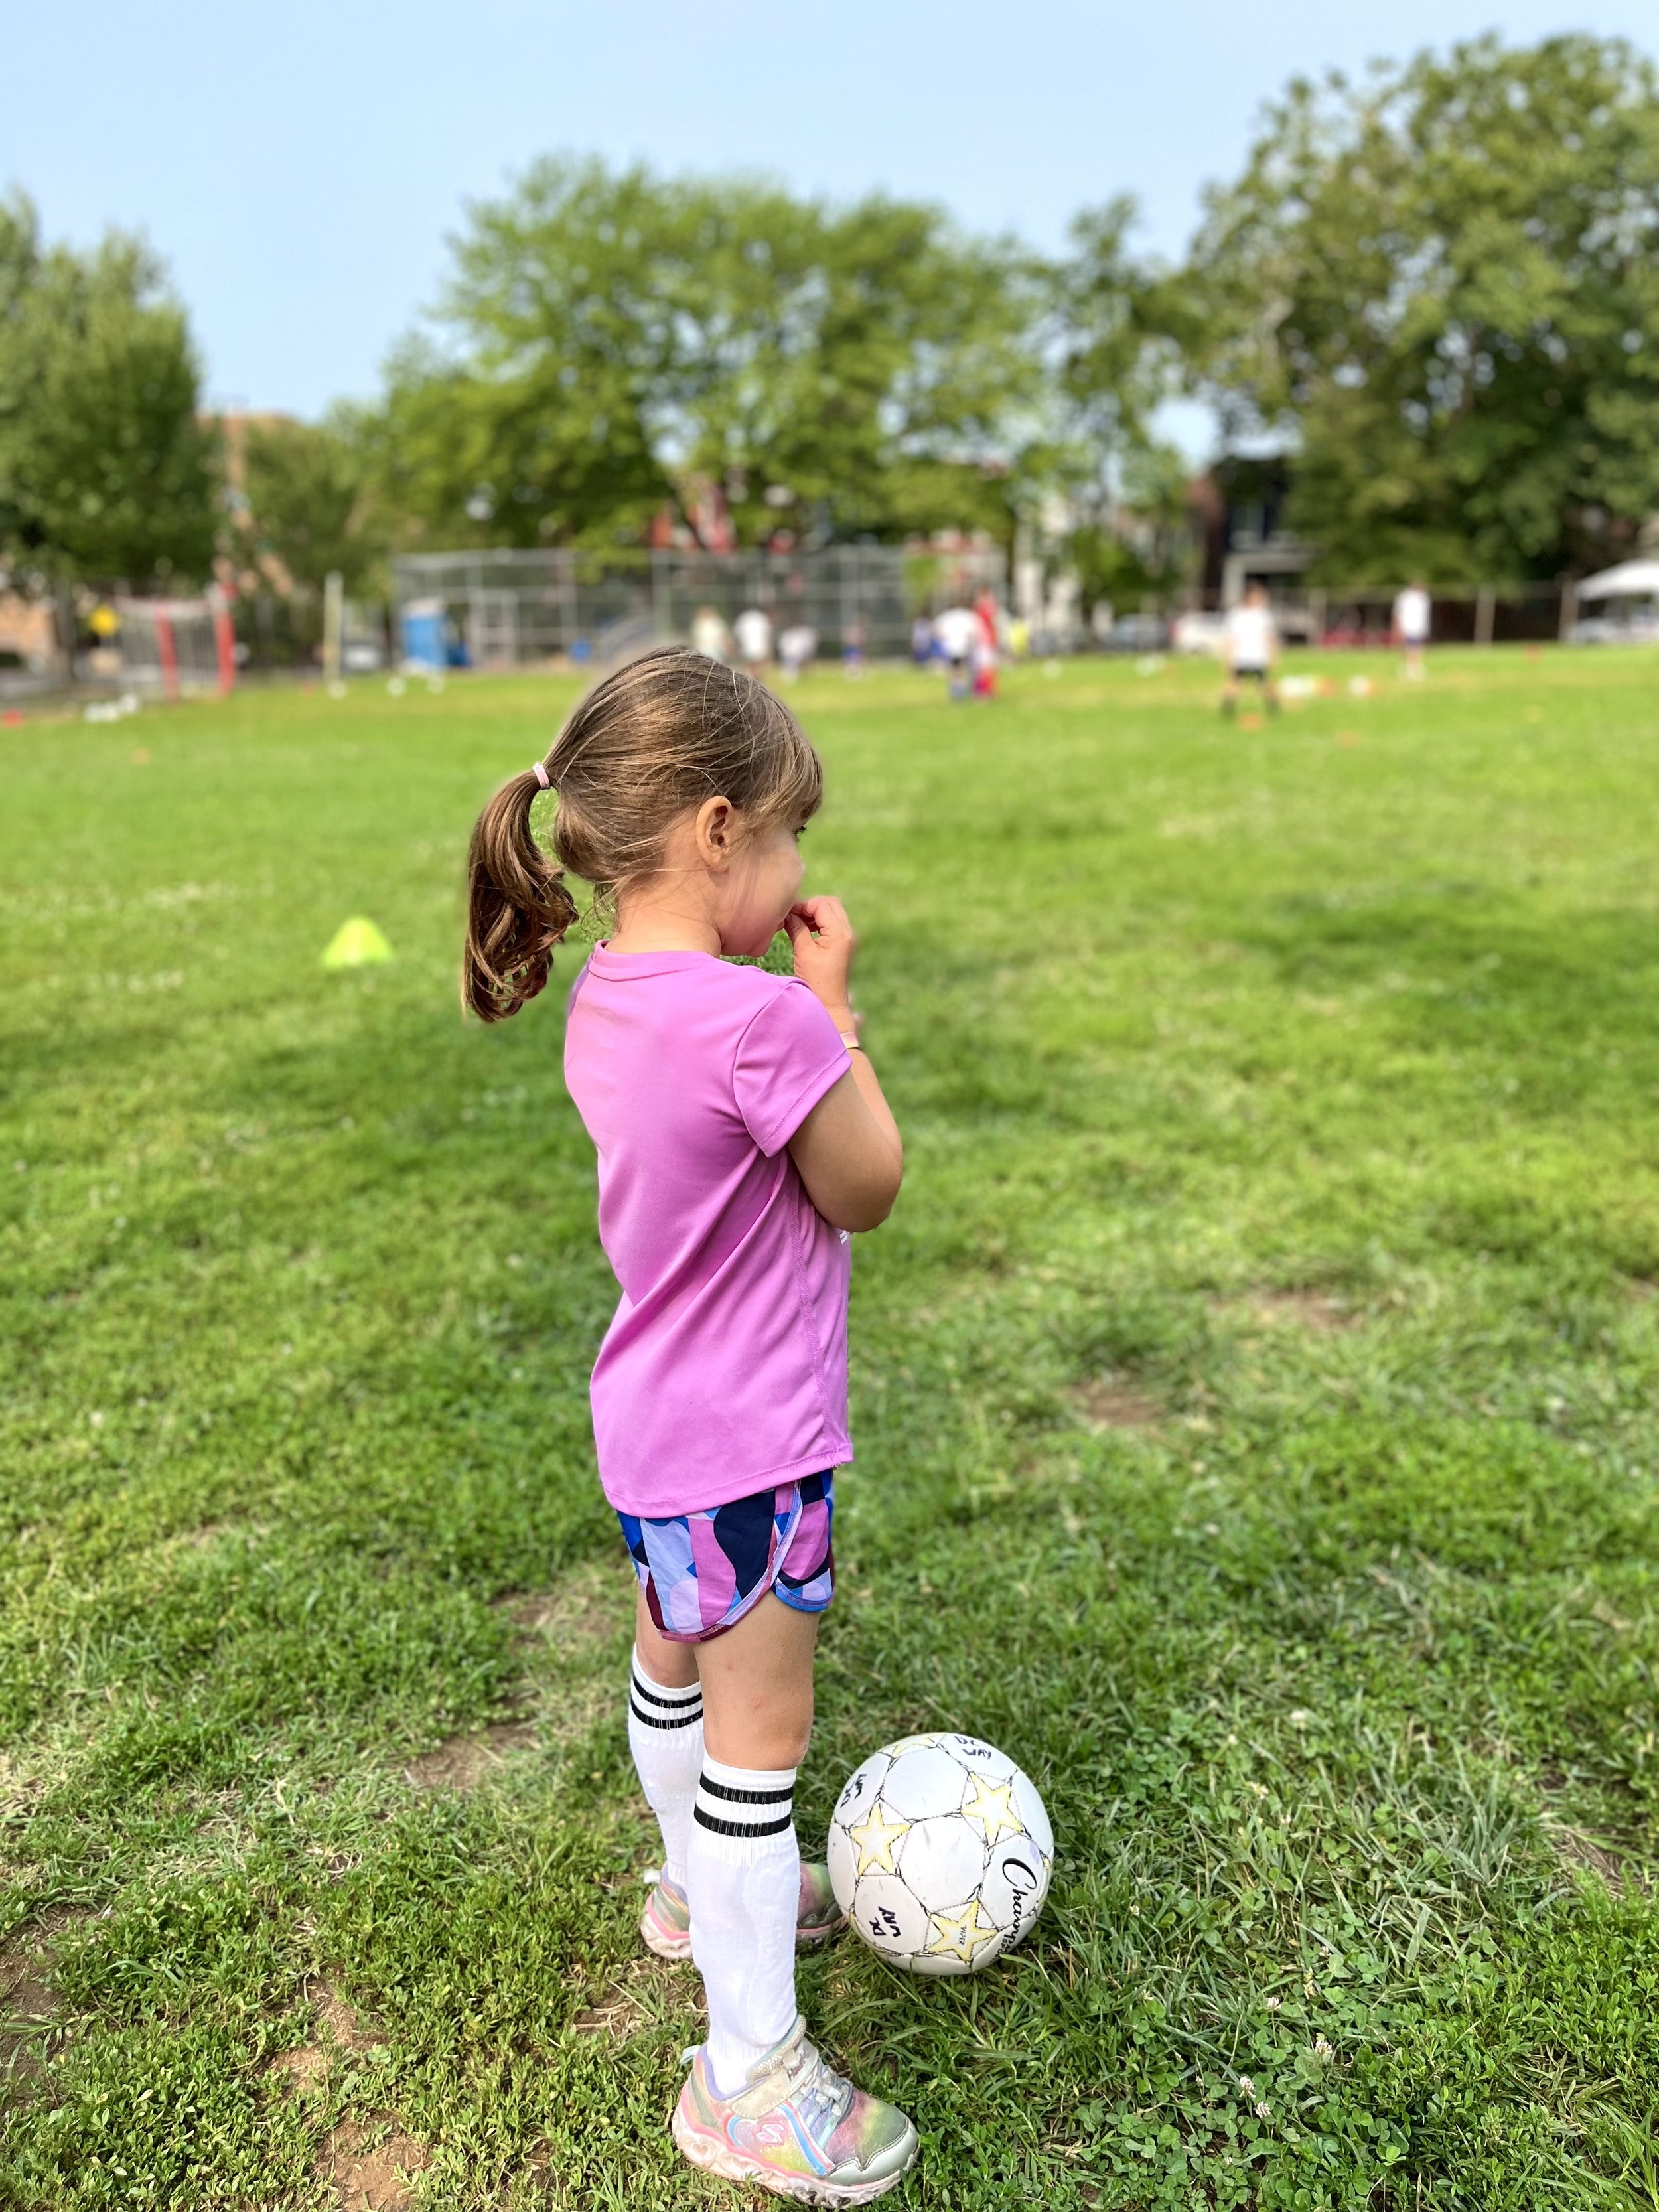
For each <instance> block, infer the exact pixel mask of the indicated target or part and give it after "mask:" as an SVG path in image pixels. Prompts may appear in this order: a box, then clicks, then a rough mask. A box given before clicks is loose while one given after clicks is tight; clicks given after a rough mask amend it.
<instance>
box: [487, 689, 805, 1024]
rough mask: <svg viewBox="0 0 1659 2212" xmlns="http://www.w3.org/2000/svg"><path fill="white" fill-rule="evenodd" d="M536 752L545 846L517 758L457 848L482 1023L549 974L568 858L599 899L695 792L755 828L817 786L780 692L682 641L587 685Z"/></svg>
mask: <svg viewBox="0 0 1659 2212" xmlns="http://www.w3.org/2000/svg"><path fill="white" fill-rule="evenodd" d="M543 765H544V768H545V769H546V772H547V780H548V782H549V784H550V786H551V787H552V788H553V789H554V790H555V791H556V793H558V809H557V811H556V814H555V816H554V817H553V850H552V853H551V854H549V853H548V852H547V850H546V849H545V848H544V847H543V846H541V845H540V844H538V842H537V841H536V839H535V837H534V836H532V833H531V828H530V811H531V808H532V806H533V805H534V804H535V802H536V800H537V799H538V798H539V797H540V795H541V792H542V785H541V783H540V781H539V780H538V777H537V775H536V771H535V770H534V769H525V770H524V772H523V773H522V774H521V775H515V776H513V778H511V780H510V781H507V782H506V783H504V784H503V785H502V786H501V789H500V790H499V791H498V792H497V793H495V797H494V798H493V799H491V800H490V802H489V805H488V806H486V807H485V809H484V811H483V813H482V814H481V815H480V816H479V817H478V820H477V827H476V828H475V829H474V830H473V832H472V843H471V848H469V851H468V854H467V878H468V911H467V931H466V950H465V953H464V954H463V956H462V961H461V1002H462V1004H463V1005H464V1006H470V1007H471V1009H472V1011H473V1012H474V1013H476V1014H477V1015H479V1016H480V1017H481V1018H483V1020H484V1021H487V1022H499V1021H504V1020H505V1019H506V1018H507V1015H509V1014H516V1013H517V1012H518V1011H519V1009H520V1006H523V1005H524V1003H525V1001H526V1000H527V999H533V998H534V997H535V996H536V994H537V993H538V991H539V990H541V989H542V988H543V987H544V985H545V984H546V981H547V979H548V975H549V974H550V972H551V969H552V965H553V949H554V947H555V946H556V945H557V944H558V942H559V940H560V939H562V937H563V935H564V933H565V932H566V931H567V930H568V928H569V927H570V926H571V924H572V923H573V922H574V921H575V919H576V902H575V901H574V898H572V896H571V895H570V893H569V891H568V890H567V889H566V888H565V883H564V871H565V869H566V868H570V869H572V870H574V872H575V873H576V874H577V875H579V876H583V877H586V879H587V881H588V882H589V883H590V884H592V886H593V890H594V895H595V897H596V898H599V899H609V898H611V897H614V896H615V895H616V894H617V891H619V890H625V889H626V887H627V886H628V885H629V884H632V883H638V882H639V881H641V879H642V878H645V877H647V876H648V875H650V874H651V873H652V872H653V870H654V869H655V868H657V867H658V866H659V865H660V862H661V859H662V850H663V845H664V842H665V840H666V838H667V836H668V832H669V829H670V828H671V826H672V824H673V823H675V822H676V821H677V820H678V818H679V817H680V816H681V815H683V814H684V812H685V811H686V810H687V808H688V807H693V806H700V805H702V802H703V800H704V799H730V800H731V802H732V805H733V806H734V807H735V808H736V809H737V810H738V812H739V813H740V814H742V815H743V816H744V817H746V819H747V821H748V823H750V825H752V826H753V827H755V828H762V827H765V826H768V825H769V824H772V823H779V822H784V821H792V822H794V823H799V822H805V820H806V819H807V818H808V817H810V816H811V815H812V814H814V813H816V811H817V806H818V802H819V800H820V799H822V798H823V768H822V766H821V764H820V763H819V760H818V757H817V753H815V752H814V751H813V750H812V747H811V744H810V743H809V742H808V740H807V738H806V737H805V733H804V732H803V731H802V730H801V728H800V726H799V723H798V722H797V721H796V720H795V718H794V716H793V714H791V713H790V712H789V709H788V708H787V707H786V706H785V705H784V703H783V702H782V701H781V699H777V698H775V697H774V696H773V695H772V693H771V692H769V690H767V689H766V686H765V685H764V684H757V682H756V681H755V679H754V678H753V677H752V676H744V675H742V674H740V673H739V672H738V670H736V669H734V668H723V667H722V666H721V665H720V663H719V662H718V661H716V660H709V659H706V658H705V657H704V655H703V654H702V653H690V652H687V651H686V650H685V649H684V647H680V646H666V647H661V648H659V650H658V651H657V652H654V653H646V654H644V655H643V656H642V657H641V659H638V660H634V661H630V662H629V664H628V665H627V666H626V667H625V668H619V669H618V670H617V672H616V673H615V675H613V676H609V677H607V678H605V682H604V683H603V684H599V685H598V686H597V687H596V688H595V689H594V690H592V691H590V692H589V693H588V695H587V696H586V698H585V699H584V700H583V701H582V702H581V704H580V706H579V707H578V708H576V710H575V712H574V714H572V715H571V717H570V720H568V722H567V723H566V724H565V726H564V727H563V729H562V730H561V731H560V732H559V734H558V736H557V738H556V739H555V740H554V744H553V750H551V751H550V753H549V754H548V756H547V757H546V760H545V761H544V763H543ZM561 863H562V865H561Z"/></svg>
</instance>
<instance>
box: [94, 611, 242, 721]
mask: <svg viewBox="0 0 1659 2212" xmlns="http://www.w3.org/2000/svg"><path fill="white" fill-rule="evenodd" d="M115 611H116V613H117V615H118V617H120V623H121V629H120V637H119V643H120V647H121V675H122V678H123V680H124V681H125V682H126V683H128V684H131V685H132V686H133V687H134V689H135V690H144V691H149V692H158V693H159V694H160V695H161V697H162V698H164V699H177V698H179V697H181V696H183V695H184V694H185V693H186V692H191V691H221V692H223V691H228V690H230V688H231V686H232V684H234V682H235V680H236V641H235V637H234V633H233V631H232V629H231V621H230V608H229V606H228V604H227V602H226V600H225V599H224V598H223V596H222V594H221V593H219V592H214V593H212V594H211V595H210V597H208V598H207V599H118V600H117V601H116V603H115Z"/></svg>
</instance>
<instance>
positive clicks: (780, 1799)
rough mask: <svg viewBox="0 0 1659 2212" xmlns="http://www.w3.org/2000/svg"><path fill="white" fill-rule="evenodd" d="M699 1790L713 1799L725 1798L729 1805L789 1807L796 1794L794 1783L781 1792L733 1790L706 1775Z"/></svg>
mask: <svg viewBox="0 0 1659 2212" xmlns="http://www.w3.org/2000/svg"><path fill="white" fill-rule="evenodd" d="M697 1787H698V1789H699V1790H707V1791H708V1794H709V1796H711V1797H723V1798H724V1799H725V1800H726V1803H727V1804H728V1805H787V1803H788V1802H789V1801H790V1799H791V1798H792V1797H793V1796H794V1794H795V1785H794V1784H793V1782H789V1783H786V1784H784V1786H783V1788H782V1789H781V1790H778V1789H772V1790H732V1789H731V1788H729V1787H728V1786H727V1784H725V1783H724V1782H711V1781H710V1780H709V1779H708V1776H707V1775H706V1774H705V1775H703V1776H702V1778H700V1779H699V1781H698V1784H697Z"/></svg>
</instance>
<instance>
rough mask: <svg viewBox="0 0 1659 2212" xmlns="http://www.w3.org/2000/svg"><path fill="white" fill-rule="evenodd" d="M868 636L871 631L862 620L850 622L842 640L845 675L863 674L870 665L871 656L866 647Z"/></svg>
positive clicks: (842, 662)
mask: <svg viewBox="0 0 1659 2212" xmlns="http://www.w3.org/2000/svg"><path fill="white" fill-rule="evenodd" d="M868 636H869V632H868V631H867V630H866V629H865V627H864V624H863V623H861V622H850V623H848V625H847V629H846V631H845V633H844V635H842V641H841V665H842V674H843V675H846V676H852V677H858V676H862V675H863V673H864V671H865V670H866V668H867V667H868V666H869V665H870V657H869V654H868V653H867V652H866V649H865V646H866V639H867V638H868Z"/></svg>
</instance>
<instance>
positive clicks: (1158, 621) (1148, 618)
mask: <svg viewBox="0 0 1659 2212" xmlns="http://www.w3.org/2000/svg"><path fill="white" fill-rule="evenodd" d="M1169 641H1170V625H1169V623H1166V622H1165V621H1164V618H1163V617H1162V616H1160V615H1120V616H1119V617H1117V619H1116V621H1115V623H1113V624H1112V626H1111V628H1110V629H1109V630H1108V631H1107V632H1106V634H1105V635H1104V636H1103V638H1102V639H1101V641H1100V649H1101V651H1102V652H1103V653H1162V652H1163V650H1164V647H1165V646H1166V645H1167V644H1168V643H1169Z"/></svg>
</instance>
